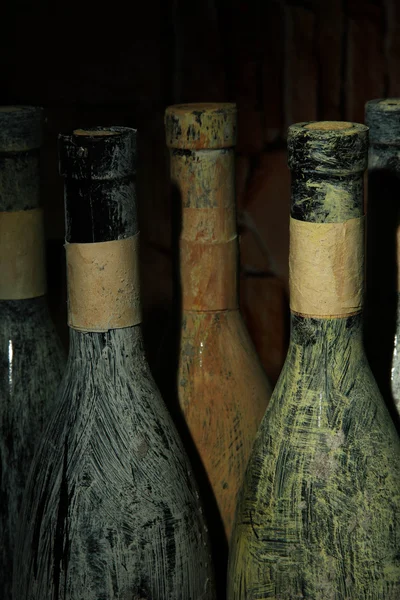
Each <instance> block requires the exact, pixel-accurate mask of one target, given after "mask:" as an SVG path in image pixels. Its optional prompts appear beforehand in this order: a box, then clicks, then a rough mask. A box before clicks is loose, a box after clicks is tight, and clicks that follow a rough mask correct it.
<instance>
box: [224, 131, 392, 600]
mask: <svg viewBox="0 0 400 600" xmlns="http://www.w3.org/2000/svg"><path fill="white" fill-rule="evenodd" d="M367 138H368V128H367V127H366V126H365V125H359V124H356V123H347V122H320V123H318V122H317V123H299V124H296V125H292V126H291V127H290V128H289V135H288V153H289V167H290V169H291V175H292V203H291V218H290V258H289V266H290V269H289V273H290V307H291V339H290V345H289V350H288V355H287V359H286V362H285V365H284V367H283V370H282V373H281V375H280V378H279V380H278V382H277V385H276V388H275V390H274V392H273V394H272V397H271V401H270V404H269V407H268V409H267V411H266V414H265V417H264V418H263V420H262V423H261V426H260V429H259V432H258V435H257V438H256V441H255V443H254V447H253V451H252V455H251V458H250V460H249V466H248V469H247V472H246V476H245V481H244V485H243V488H242V490H241V492H240V495H239V496H240V498H239V501H238V508H237V513H236V518H235V526H234V531H233V536H232V552H231V555H230V559H229V574H228V579H229V584H228V598H229V600H239V599H240V600H244V599H246V600H250V599H254V598H260V599H261V598H262V599H264V598H265V599H266V598H268V599H271V600H272V599H276V600H277V599H278V598H279V599H283V598H284V599H285V600H286V599H287V600H289V599H293V600H294V599H295V598H304V599H307V600H322V599H324V600H325V599H328V598H329V599H332V600H345V599H350V598H351V600H361V599H362V600H395V599H397V598H399V597H400V552H399V550H400V440H399V438H398V435H397V433H396V430H395V427H394V424H393V421H392V420H391V418H390V415H389V413H388V410H387V408H386V406H385V403H384V401H383V399H382V397H381V395H380V393H379V390H378V387H377V385H376V382H375V380H374V378H373V375H372V373H371V370H370V368H369V365H368V362H367V359H366V355H365V351H364V348H363V340H362V313H361V310H362V300H363V271H364V269H363V256H364V230H363V228H364V226H363V222H364V216H363V212H364V209H363V171H364V170H365V168H366V163H367V144H368V139H367Z"/></svg>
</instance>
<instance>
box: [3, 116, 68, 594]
mask: <svg viewBox="0 0 400 600" xmlns="http://www.w3.org/2000/svg"><path fill="white" fill-rule="evenodd" d="M41 138H42V109H41V108H37V107H30V106H2V107H0V590H1V597H2V598H3V599H4V600H10V598H11V585H12V555H13V549H14V544H15V537H16V529H17V520H18V511H19V508H20V503H21V498H22V493H23V490H24V486H25V483H26V478H27V476H28V472H29V467H30V465H31V461H32V457H33V452H34V447H35V444H36V443H37V441H38V439H39V437H40V435H41V432H42V429H43V425H44V423H45V422H46V421H47V419H48V417H49V414H50V412H51V409H52V408H53V403H54V400H55V394H56V391H57V387H58V385H59V383H60V381H61V376H62V372H63V370H64V366H65V356H64V351H63V348H62V346H61V343H60V341H59V338H58V336H57V334H56V331H55V329H54V326H53V323H52V321H51V318H50V314H49V311H48V308H47V302H46V265H45V252H44V248H45V246H44V230H43V215H42V210H41V208H40V176H39V153H40V145H41Z"/></svg>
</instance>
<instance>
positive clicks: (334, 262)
mask: <svg viewBox="0 0 400 600" xmlns="http://www.w3.org/2000/svg"><path fill="white" fill-rule="evenodd" d="M364 226H365V225H364V216H363V180H362V173H355V174H347V175H341V174H339V175H332V174H324V173H322V174H318V173H315V172H305V173H303V172H294V173H292V209H291V218H290V254H289V279H290V307H291V310H292V312H294V313H296V314H298V315H300V316H303V317H306V318H307V317H309V318H315V319H345V318H347V317H350V316H353V315H356V314H359V313H360V312H361V310H362V304H363V299H364Z"/></svg>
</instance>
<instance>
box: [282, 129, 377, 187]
mask: <svg viewBox="0 0 400 600" xmlns="http://www.w3.org/2000/svg"><path fill="white" fill-rule="evenodd" d="M367 149H368V127H367V126H365V125H361V124H359V123H350V122H347V121H319V122H318V121H317V122H309V123H296V124H295V125H291V126H290V127H289V132H288V163H289V168H290V169H291V170H292V171H298V170H302V171H315V172H319V173H327V174H332V175H335V174H337V175H347V174H351V173H358V172H363V171H364V170H365V169H366V167H367V158H368V157H367Z"/></svg>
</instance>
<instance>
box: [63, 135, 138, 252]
mask: <svg viewBox="0 0 400 600" xmlns="http://www.w3.org/2000/svg"><path fill="white" fill-rule="evenodd" d="M59 160H60V172H61V174H62V175H64V178H65V179H64V201H65V229H66V241H67V242H68V243H81V244H83V243H96V242H109V241H113V240H121V239H125V238H128V237H131V236H133V235H136V234H137V233H138V231H139V230H138V222H137V210H136V187H135V178H136V131H135V130H134V129H129V128H127V127H110V128H107V129H102V128H100V127H99V128H95V129H91V130H76V131H74V132H73V133H72V134H71V135H60V137H59Z"/></svg>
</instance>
